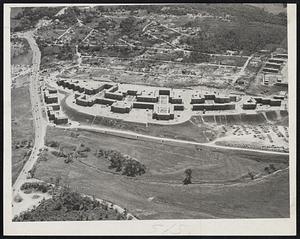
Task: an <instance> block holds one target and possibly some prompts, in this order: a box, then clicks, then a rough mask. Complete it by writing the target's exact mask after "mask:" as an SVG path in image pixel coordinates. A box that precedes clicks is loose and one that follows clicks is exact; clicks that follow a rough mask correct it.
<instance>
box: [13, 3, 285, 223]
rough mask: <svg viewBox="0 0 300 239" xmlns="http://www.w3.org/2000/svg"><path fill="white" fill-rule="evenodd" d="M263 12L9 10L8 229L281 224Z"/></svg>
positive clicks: (276, 101) (275, 15)
mask: <svg viewBox="0 0 300 239" xmlns="http://www.w3.org/2000/svg"><path fill="white" fill-rule="evenodd" d="M253 5H255V6H253ZM271 5H272V6H273V5H274V8H266V7H264V8H263V7H262V6H260V4H182V5H181V4H178V5H103V6H101V5H93V6H88V5H87V6H71V5H66V6H58V7H19V8H17V7H16V8H11V13H10V14H11V16H10V17H11V41H10V44H11V59H12V63H11V95H12V105H11V108H12V110H11V111H12V116H11V118H12V121H11V122H12V123H11V125H12V147H11V148H12V159H11V162H12V198H13V201H12V213H13V215H12V220H13V221H64V220H68V221H75V220H76V221H84V220H143V219H151V220H152V219H208V218H210V219H214V218H288V217H289V212H290V209H289V205H290V204H289V202H290V198H289V165H290V162H289V104H288V102H289V93H288V87H289V81H288V67H287V65H288V53H287V13H286V8H285V6H284V5H283V4H271ZM274 9H277V10H276V11H275V10H274Z"/></svg>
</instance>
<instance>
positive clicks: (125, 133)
mask: <svg viewBox="0 0 300 239" xmlns="http://www.w3.org/2000/svg"><path fill="white" fill-rule="evenodd" d="M56 127H57V128H63V129H65V128H73V129H85V130H92V131H96V132H101V133H104V134H109V135H115V136H120V137H127V138H132V139H140V140H146V141H155V142H159V143H166V142H169V143H177V144H187V145H195V146H204V147H210V148H216V149H218V148H220V149H227V150H236V151H247V152H254V153H263V154H276V155H288V154H289V153H285V152H277V151H267V150H257V149H248V148H239V147H230V146H222V145H216V144H212V143H198V142H193V141H187V140H181V139H171V138H162V137H156V136H150V135H144V134H138V133H135V132H131V131H124V130H117V129H111V128H104V127H101V128H100V127H95V126H88V125H71V126H63V125H58V126H56Z"/></svg>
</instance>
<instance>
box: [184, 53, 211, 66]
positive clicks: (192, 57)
mask: <svg viewBox="0 0 300 239" xmlns="http://www.w3.org/2000/svg"><path fill="white" fill-rule="evenodd" d="M209 59H210V57H209V55H207V54H203V53H201V52H197V51H192V52H191V54H189V55H188V56H186V57H184V58H183V62H186V63H202V62H208V61H209Z"/></svg>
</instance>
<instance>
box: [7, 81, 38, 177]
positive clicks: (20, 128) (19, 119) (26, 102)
mask: <svg viewBox="0 0 300 239" xmlns="http://www.w3.org/2000/svg"><path fill="white" fill-rule="evenodd" d="M11 100H12V104H11V105H12V107H11V110H12V114H11V117H12V131H11V132H12V182H14V181H15V180H16V177H17V176H18V174H19V172H20V170H21V169H22V167H23V165H24V163H25V162H26V160H27V159H28V157H29V155H27V156H25V155H26V154H28V151H29V150H30V149H31V146H29V147H27V145H28V141H31V142H32V144H33V138H34V135H33V122H32V114H31V103H30V95H29V89H28V85H27V86H22V87H19V88H14V89H12V90H11ZM25 140H26V141H27V142H25ZM17 145H18V146H17ZM19 146H20V147H19ZM16 147H19V148H16Z"/></svg>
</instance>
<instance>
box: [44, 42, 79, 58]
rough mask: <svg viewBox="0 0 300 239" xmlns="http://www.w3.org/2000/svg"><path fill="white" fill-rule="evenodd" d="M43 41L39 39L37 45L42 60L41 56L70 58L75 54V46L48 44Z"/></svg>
mask: <svg viewBox="0 0 300 239" xmlns="http://www.w3.org/2000/svg"><path fill="white" fill-rule="evenodd" d="M42 42H43V41H39V42H38V45H39V47H40V49H41V54H42V60H43V58H49V57H52V58H53V57H56V58H57V59H58V60H63V61H66V60H72V59H73V57H74V54H75V47H71V46H70V45H69V44H64V45H63V46H48V45H47V44H45V43H42Z"/></svg>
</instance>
